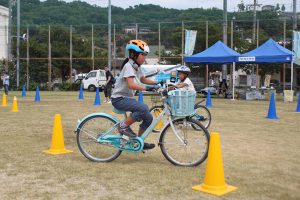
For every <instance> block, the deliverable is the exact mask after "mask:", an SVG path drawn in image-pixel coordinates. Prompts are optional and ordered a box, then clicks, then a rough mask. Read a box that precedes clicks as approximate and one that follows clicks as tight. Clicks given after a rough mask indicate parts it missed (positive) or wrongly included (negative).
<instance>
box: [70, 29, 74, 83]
mask: <svg viewBox="0 0 300 200" xmlns="http://www.w3.org/2000/svg"><path fill="white" fill-rule="evenodd" d="M72 29H73V28H72V25H71V26H70V72H69V74H70V83H72V71H73V69H72V65H73V63H72V59H73V42H72V36H73V33H72V31H73V30H72Z"/></svg>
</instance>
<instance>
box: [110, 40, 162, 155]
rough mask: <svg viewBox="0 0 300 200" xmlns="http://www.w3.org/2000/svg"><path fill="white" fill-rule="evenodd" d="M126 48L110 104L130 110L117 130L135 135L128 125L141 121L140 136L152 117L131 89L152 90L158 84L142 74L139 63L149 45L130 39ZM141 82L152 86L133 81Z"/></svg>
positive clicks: (147, 146) (147, 147) (145, 144)
mask: <svg viewBox="0 0 300 200" xmlns="http://www.w3.org/2000/svg"><path fill="white" fill-rule="evenodd" d="M126 50H128V52H129V56H128V58H126V59H125V60H124V62H123V65H122V67H123V68H122V71H121V73H120V76H119V78H118V79H117V81H116V83H115V88H114V89H113V92H112V95H111V97H112V105H113V106H114V107H115V108H116V109H119V110H123V111H130V112H131V115H130V116H129V117H128V118H126V119H125V121H123V122H121V123H120V124H119V126H118V131H119V132H120V133H121V134H123V135H125V136H128V137H130V138H134V137H136V136H137V135H136V134H135V133H134V132H133V131H132V129H131V128H130V125H132V124H133V123H134V122H136V121H138V122H140V121H143V122H142V123H141V124H140V129H139V131H138V136H141V135H142V134H143V133H144V131H145V130H146V129H147V128H148V127H149V126H150V124H151V123H152V120H153V117H152V115H151V114H150V112H149V109H148V106H147V105H146V104H144V103H140V102H138V101H137V100H135V99H134V95H133V94H134V91H133V90H146V91H153V90H155V89H158V88H159V86H158V85H157V84H158V83H157V82H156V81H153V80H151V79H148V78H146V77H145V76H144V74H143V72H142V70H141V65H142V64H143V63H144V62H145V59H146V56H147V54H148V53H149V46H148V45H147V43H146V42H144V41H142V40H130V41H129V42H128V43H127V45H126ZM135 79H136V80H137V81H136V82H139V81H140V82H142V83H144V84H148V85H152V86H143V85H140V84H138V83H136V82H135ZM154 147H155V144H150V143H144V149H152V148H154Z"/></svg>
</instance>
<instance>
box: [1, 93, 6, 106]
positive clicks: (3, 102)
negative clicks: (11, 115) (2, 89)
mask: <svg viewBox="0 0 300 200" xmlns="http://www.w3.org/2000/svg"><path fill="white" fill-rule="evenodd" d="M2 106H3V107H5V106H7V102H6V95H5V94H4V93H3V94H2Z"/></svg>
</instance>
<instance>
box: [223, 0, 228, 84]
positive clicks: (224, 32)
mask: <svg viewBox="0 0 300 200" xmlns="http://www.w3.org/2000/svg"><path fill="white" fill-rule="evenodd" d="M223 42H224V44H226V45H227V0H223ZM222 79H225V80H226V79H227V65H222Z"/></svg>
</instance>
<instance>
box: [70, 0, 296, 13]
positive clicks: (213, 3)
mask: <svg viewBox="0 0 300 200" xmlns="http://www.w3.org/2000/svg"><path fill="white" fill-rule="evenodd" d="M65 1H67V2H71V1H72V0H65ZM81 1H85V2H87V3H89V4H92V5H93V4H95V5H98V6H101V7H107V4H108V0H81ZM227 2H228V5H227V7H228V10H229V11H234V10H236V11H237V4H239V3H240V2H241V0H227ZM111 3H112V5H114V6H118V7H122V8H128V7H129V6H134V5H138V4H156V5H160V6H162V7H166V8H176V9H188V8H201V7H203V8H212V7H217V8H220V9H222V8H223V0H159V1H155V0H111ZM252 3H253V0H244V4H252ZM258 3H259V4H263V5H276V4H277V3H279V4H280V6H281V5H282V4H285V7H286V11H291V10H292V3H293V0H258ZM299 9H300V2H299V1H298V5H297V11H299Z"/></svg>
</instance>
